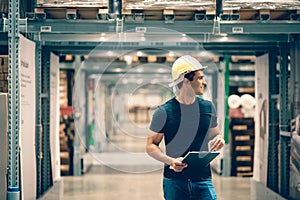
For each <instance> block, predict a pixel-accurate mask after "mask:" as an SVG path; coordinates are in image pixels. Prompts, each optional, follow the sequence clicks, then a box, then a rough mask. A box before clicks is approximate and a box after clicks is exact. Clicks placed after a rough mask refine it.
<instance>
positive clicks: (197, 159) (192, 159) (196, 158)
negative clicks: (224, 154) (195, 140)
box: [182, 151, 220, 166]
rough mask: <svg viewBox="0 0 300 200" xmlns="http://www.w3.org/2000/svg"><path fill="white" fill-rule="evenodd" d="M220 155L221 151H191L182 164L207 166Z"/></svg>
mask: <svg viewBox="0 0 300 200" xmlns="http://www.w3.org/2000/svg"><path fill="white" fill-rule="evenodd" d="M219 154H220V152H219V151H190V152H188V154H186V156H185V157H184V158H183V160H182V162H183V163H187V164H188V165H190V166H193V165H197V166H207V165H208V164H209V163H210V162H211V161H212V160H213V159H215V158H216V157H217V156H218V155H219Z"/></svg>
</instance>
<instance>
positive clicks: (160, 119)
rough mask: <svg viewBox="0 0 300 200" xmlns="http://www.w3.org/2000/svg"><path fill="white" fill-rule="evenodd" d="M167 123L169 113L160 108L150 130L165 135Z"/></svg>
mask: <svg viewBox="0 0 300 200" xmlns="http://www.w3.org/2000/svg"><path fill="white" fill-rule="evenodd" d="M166 121H167V112H166V111H165V110H164V109H163V108H161V107H158V108H157V109H156V110H155V112H154V113H153V116H152V120H151V124H150V130H151V131H154V132H157V133H163V132H164V127H165V124H166Z"/></svg>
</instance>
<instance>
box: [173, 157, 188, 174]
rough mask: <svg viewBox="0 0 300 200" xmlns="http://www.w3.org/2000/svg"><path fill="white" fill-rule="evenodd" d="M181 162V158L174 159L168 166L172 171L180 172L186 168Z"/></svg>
mask: <svg viewBox="0 0 300 200" xmlns="http://www.w3.org/2000/svg"><path fill="white" fill-rule="evenodd" d="M182 160H183V158H182V157H179V158H176V159H174V160H173V161H172V162H171V164H170V169H173V170H174V172H182V170H183V169H184V168H186V167H187V164H186V163H183V162H182Z"/></svg>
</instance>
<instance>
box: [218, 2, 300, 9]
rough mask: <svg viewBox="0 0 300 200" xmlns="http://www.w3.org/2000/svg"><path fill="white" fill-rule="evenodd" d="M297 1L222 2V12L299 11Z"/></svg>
mask: <svg viewBox="0 0 300 200" xmlns="http://www.w3.org/2000/svg"><path fill="white" fill-rule="evenodd" d="M299 8H300V1H298V0H252V1H249V0H224V5H223V9H224V10H238V9H269V10H271V9H299Z"/></svg>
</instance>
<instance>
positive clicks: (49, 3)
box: [37, 0, 108, 7]
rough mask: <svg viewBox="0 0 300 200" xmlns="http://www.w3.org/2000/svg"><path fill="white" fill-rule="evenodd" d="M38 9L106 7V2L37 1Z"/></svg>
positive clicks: (97, 0) (103, 0)
mask: <svg viewBox="0 0 300 200" xmlns="http://www.w3.org/2000/svg"><path fill="white" fill-rule="evenodd" d="M37 5H38V7H95V6H98V7H103V6H105V7H107V6H108V0H82V1H78V0H77V1H73V0H38V1H37Z"/></svg>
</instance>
